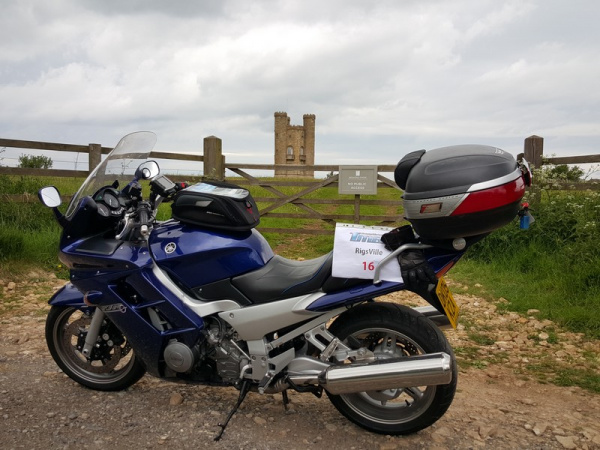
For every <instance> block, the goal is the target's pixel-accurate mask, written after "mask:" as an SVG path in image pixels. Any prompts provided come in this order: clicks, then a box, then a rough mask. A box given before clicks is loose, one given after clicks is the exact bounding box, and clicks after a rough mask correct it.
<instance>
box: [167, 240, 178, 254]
mask: <svg viewBox="0 0 600 450" xmlns="http://www.w3.org/2000/svg"><path fill="white" fill-rule="evenodd" d="M176 249H177V245H176V244H175V242H169V243H168V244H167V245H165V253H166V254H167V255H170V254H171V253H173V252H174V251H175V250H176Z"/></svg>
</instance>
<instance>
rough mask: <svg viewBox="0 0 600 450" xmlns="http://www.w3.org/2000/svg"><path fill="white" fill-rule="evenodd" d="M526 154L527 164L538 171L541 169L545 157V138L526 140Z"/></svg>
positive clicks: (529, 138) (532, 137)
mask: <svg viewBox="0 0 600 450" xmlns="http://www.w3.org/2000/svg"><path fill="white" fill-rule="evenodd" d="M524 152H525V159H526V160H527V162H529V164H531V165H532V166H533V167H535V168H536V169H541V168H542V158H543V156H544V138H543V137H540V136H536V135H533V136H529V137H528V138H526V139H525V144H524Z"/></svg>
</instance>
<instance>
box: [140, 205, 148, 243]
mask: <svg viewBox="0 0 600 450" xmlns="http://www.w3.org/2000/svg"><path fill="white" fill-rule="evenodd" d="M148 207H149V205H148V204H147V203H146V202H143V203H140V205H139V207H138V208H139V209H138V222H139V226H140V234H141V235H142V236H144V237H146V236H148V235H149V234H150V231H149V228H148V223H149V220H148Z"/></svg>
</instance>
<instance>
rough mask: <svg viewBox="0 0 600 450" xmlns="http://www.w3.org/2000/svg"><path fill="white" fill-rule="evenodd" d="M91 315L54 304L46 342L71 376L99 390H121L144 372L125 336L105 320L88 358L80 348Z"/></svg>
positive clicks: (48, 320)
mask: <svg viewBox="0 0 600 450" xmlns="http://www.w3.org/2000/svg"><path fill="white" fill-rule="evenodd" d="M91 317H92V315H86V314H84V313H83V312H82V311H81V310H79V309H76V308H73V307H63V306H53V307H52V308H51V309H50V312H49V313H48V317H47V319H46V343H47V344H48V349H49V350H50V354H51V355H52V358H54V361H55V362H56V364H58V366H59V367H60V368H61V369H62V370H63V372H65V373H66V374H67V375H68V376H69V377H70V378H72V379H73V380H75V381H77V382H78V383H80V384H82V385H83V386H86V387H89V388H91V389H96V390H99V391H120V390H123V389H126V388H128V387H129V386H131V385H132V384H134V383H135V382H136V381H138V380H139V379H140V378H141V377H142V376H143V375H144V373H145V372H146V369H145V368H144V366H143V365H142V364H141V363H140V362H139V361H138V360H137V358H136V357H135V355H134V353H133V350H132V349H131V347H130V346H129V344H128V343H127V339H126V338H125V337H124V336H123V334H122V333H121V332H120V331H119V329H118V328H117V327H116V326H115V325H114V324H113V323H112V322H111V321H110V320H109V319H107V318H106V319H104V322H103V323H102V326H101V328H100V332H99V333H98V334H99V339H98V343H97V344H96V345H95V347H94V348H93V350H92V352H91V355H90V357H89V358H86V357H85V356H84V355H83V354H82V353H81V350H82V349H83V345H84V343H85V338H86V336H87V332H88V329H89V326H90V322H91Z"/></svg>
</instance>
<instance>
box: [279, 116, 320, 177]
mask: <svg viewBox="0 0 600 450" xmlns="http://www.w3.org/2000/svg"><path fill="white" fill-rule="evenodd" d="M303 119H304V120H303V125H290V118H289V117H288V115H287V113H285V112H276V113H275V164H290V165H307V166H312V165H314V164H315V115H314V114H304V117H303ZM314 175H315V174H314V171H307V172H302V171H298V170H276V171H275V176H276V177H314Z"/></svg>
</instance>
